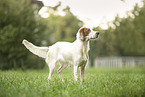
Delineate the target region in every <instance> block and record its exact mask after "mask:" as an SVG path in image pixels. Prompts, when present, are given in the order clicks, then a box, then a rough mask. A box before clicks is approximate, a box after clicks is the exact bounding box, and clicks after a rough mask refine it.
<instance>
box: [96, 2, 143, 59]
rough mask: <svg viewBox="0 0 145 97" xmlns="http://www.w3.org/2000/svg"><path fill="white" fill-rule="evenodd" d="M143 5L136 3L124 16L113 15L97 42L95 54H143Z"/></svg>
mask: <svg viewBox="0 0 145 97" xmlns="http://www.w3.org/2000/svg"><path fill="white" fill-rule="evenodd" d="M144 17H145V5H144V6H143V7H142V8H140V7H139V6H138V5H137V4H136V6H135V7H134V9H133V10H132V11H130V12H127V17H126V18H120V17H119V15H117V16H116V17H115V20H114V21H113V22H112V23H108V26H109V28H108V29H107V30H103V29H101V28H99V27H96V28H94V29H99V30H100V32H102V38H101V39H100V40H99V43H98V42H97V46H96V47H95V46H94V47H93V48H97V49H98V51H96V53H97V56H118V55H119V56H145V44H144V43H145V27H144V26H143V25H145V18H144Z"/></svg>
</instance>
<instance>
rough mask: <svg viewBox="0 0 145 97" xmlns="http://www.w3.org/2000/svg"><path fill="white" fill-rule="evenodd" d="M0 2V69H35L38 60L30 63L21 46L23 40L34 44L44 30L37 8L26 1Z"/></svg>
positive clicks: (6, 0) (10, 0)
mask: <svg viewBox="0 0 145 97" xmlns="http://www.w3.org/2000/svg"><path fill="white" fill-rule="evenodd" d="M0 2H1V3H0V68H1V69H10V68H20V67H22V68H27V67H32V66H33V65H36V66H35V67H37V66H38V65H37V64H36V63H39V62H40V60H39V59H38V60H37V58H36V61H35V62H34V61H33V62H32V61H31V59H32V58H33V56H31V55H30V56H29V54H28V52H27V50H26V48H24V47H23V45H22V40H23V39H28V40H29V41H32V42H34V43H36V42H37V37H38V36H39V34H40V33H41V32H43V31H44V30H45V27H46V26H45V24H44V23H42V22H41V20H40V18H39V16H38V15H37V14H36V11H37V8H36V7H34V6H33V5H31V3H30V2H29V1H28V0H0ZM28 61H30V64H31V65H30V64H28V63H29V62H28ZM24 64H25V65H24ZM42 66H43V65H42ZM42 66H38V67H42Z"/></svg>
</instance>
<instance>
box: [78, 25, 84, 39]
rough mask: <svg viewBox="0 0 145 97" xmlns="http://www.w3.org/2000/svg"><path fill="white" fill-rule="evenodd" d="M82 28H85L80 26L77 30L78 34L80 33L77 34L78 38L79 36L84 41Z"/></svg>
mask: <svg viewBox="0 0 145 97" xmlns="http://www.w3.org/2000/svg"><path fill="white" fill-rule="evenodd" d="M84 29H85V28H84V27H82V28H80V29H79V31H78V32H79V34H80V35H79V38H80V39H81V40H82V41H84V40H85V36H84Z"/></svg>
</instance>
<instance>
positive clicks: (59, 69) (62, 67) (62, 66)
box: [57, 65, 67, 81]
mask: <svg viewBox="0 0 145 97" xmlns="http://www.w3.org/2000/svg"><path fill="white" fill-rule="evenodd" d="M66 67H67V66H66V65H61V66H60V67H59V68H58V70H57V72H58V75H59V78H60V79H61V80H62V81H63V79H62V76H61V72H62V71H63V69H64V68H66Z"/></svg>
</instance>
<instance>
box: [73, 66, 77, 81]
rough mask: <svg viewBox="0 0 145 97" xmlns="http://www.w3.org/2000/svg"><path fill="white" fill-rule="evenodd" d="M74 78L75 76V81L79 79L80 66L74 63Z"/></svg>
mask: <svg viewBox="0 0 145 97" xmlns="http://www.w3.org/2000/svg"><path fill="white" fill-rule="evenodd" d="M74 78H75V81H77V80H78V66H77V65H74Z"/></svg>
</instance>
